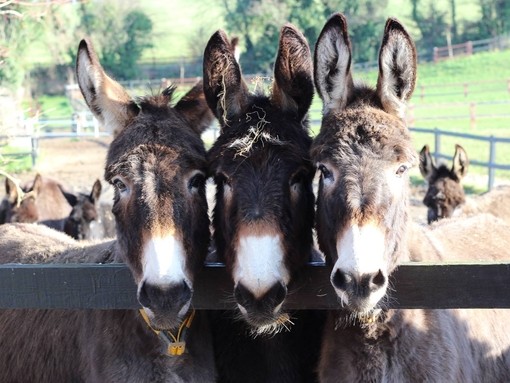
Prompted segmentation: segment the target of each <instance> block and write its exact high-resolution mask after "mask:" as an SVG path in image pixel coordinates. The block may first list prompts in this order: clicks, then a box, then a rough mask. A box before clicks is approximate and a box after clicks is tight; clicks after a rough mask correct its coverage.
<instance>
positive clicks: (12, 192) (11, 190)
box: [5, 177, 21, 205]
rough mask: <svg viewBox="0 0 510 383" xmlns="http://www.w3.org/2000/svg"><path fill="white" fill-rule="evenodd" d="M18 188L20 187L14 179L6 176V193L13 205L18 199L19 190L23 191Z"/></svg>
mask: <svg viewBox="0 0 510 383" xmlns="http://www.w3.org/2000/svg"><path fill="white" fill-rule="evenodd" d="M18 189H19V187H18V186H17V185H16V183H15V182H14V181H13V180H11V179H10V178H9V177H5V194H6V195H7V200H8V201H9V203H10V204H11V205H12V204H15V203H16V202H17V201H18V196H19V191H21V190H18Z"/></svg>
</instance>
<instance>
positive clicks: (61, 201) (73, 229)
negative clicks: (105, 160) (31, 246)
mask: <svg viewBox="0 0 510 383" xmlns="http://www.w3.org/2000/svg"><path fill="white" fill-rule="evenodd" d="M101 188H102V187H101V181H99V180H96V181H95V182H94V184H93V185H92V189H91V191H90V193H89V194H87V193H72V192H70V191H69V190H67V189H66V188H64V186H63V185H62V184H61V183H59V182H58V181H55V180H53V179H51V178H47V177H44V178H43V177H42V176H41V175H40V174H37V175H36V176H35V178H34V181H32V182H31V183H26V184H25V185H23V186H22V187H18V186H17V185H16V184H15V183H14V181H12V180H10V179H9V178H6V179H5V193H6V196H5V197H4V199H3V200H2V202H1V206H0V224H1V223H6V222H20V223H40V224H42V225H45V226H48V227H51V228H53V229H55V230H59V231H63V232H64V233H66V234H68V235H69V236H71V237H72V238H74V239H80V240H82V239H103V238H112V237H114V236H115V224H114V222H112V221H113V218H112V217H111V213H109V211H108V210H111V205H105V204H101V203H100V201H99V198H100V195H101Z"/></svg>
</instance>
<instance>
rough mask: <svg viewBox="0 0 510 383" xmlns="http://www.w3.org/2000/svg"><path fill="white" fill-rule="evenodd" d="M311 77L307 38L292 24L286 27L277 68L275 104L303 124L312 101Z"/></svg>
mask: <svg viewBox="0 0 510 383" xmlns="http://www.w3.org/2000/svg"><path fill="white" fill-rule="evenodd" d="M312 77H313V68H312V55H311V53H310V48H309V47H308V42H307V41H306V38H305V36H303V34H302V33H301V32H300V31H298V30H297V28H296V27H295V26H293V25H292V24H286V25H284V26H283V28H282V29H281V31H280V42H279V47H278V54H277V56H276V61H275V66H274V83H273V90H272V99H273V103H274V104H275V105H277V106H278V107H280V108H281V109H282V110H284V111H290V112H293V113H296V114H297V116H298V119H299V120H302V119H303V117H304V116H305V115H306V113H308V109H309V108H310V105H311V103H312V99H313V80H312Z"/></svg>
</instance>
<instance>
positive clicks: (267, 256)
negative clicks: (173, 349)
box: [204, 24, 320, 382]
mask: <svg viewBox="0 0 510 383" xmlns="http://www.w3.org/2000/svg"><path fill="white" fill-rule="evenodd" d="M204 93H205V96H206V99H207V103H208V105H209V107H210V108H211V110H212V111H213V113H214V114H215V115H216V117H217V118H218V120H219V122H220V126H221V134H220V136H219V137H218V139H217V141H216V142H215V143H214V145H213V147H212V148H211V149H210V150H209V152H208V160H209V172H210V174H211V175H212V176H213V177H214V180H215V184H216V205H215V207H214V217H213V227H214V239H215V244H216V248H217V254H218V257H219V260H220V261H223V262H225V264H226V267H227V269H228V272H229V273H230V276H231V278H232V280H233V282H234V292H233V298H234V300H235V304H236V305H237V309H238V313H237V314H234V315H235V316H236V317H238V318H233V317H232V311H231V312H228V311H227V312H216V313H212V319H213V322H212V324H213V338H214V347H215V354H216V361H217V368H218V375H219V381H221V382H240V381H243V382H303V381H312V380H313V373H312V369H313V367H312V366H313V365H314V361H315V356H314V350H315V348H314V344H315V345H317V347H318V340H319V338H320V336H319V335H318V333H319V329H320V326H319V325H316V326H315V327H310V328H307V327H306V326H307V323H309V322H308V321H312V320H314V317H313V316H314V314H313V313H307V312H302V313H291V314H289V313H286V312H285V311H284V308H283V305H284V301H285V298H286V296H287V292H288V289H289V286H290V284H291V282H292V281H293V279H295V277H296V275H297V273H298V272H299V270H300V269H301V268H302V267H303V266H304V265H305V264H306V262H307V261H308V260H309V257H310V254H311V248H312V225H313V210H314V197H313V191H312V179H313V174H314V170H313V166H312V163H311V162H310V158H309V148H310V144H311V139H310V137H309V135H308V121H307V112H308V109H309V107H310V104H311V102H312V97H313V81H312V60H311V54H310V50H309V47H308V43H307V42H306V40H305V38H304V36H303V35H302V33H301V32H299V31H298V30H297V29H296V28H295V27H294V26H292V25H290V24H287V25H285V26H284V27H283V28H282V29H281V32H280V38H279V47H278V53H277V57H276V61H275V68H274V82H273V84H272V90H271V94H270V95H269V96H267V95H265V94H263V93H257V94H253V93H250V92H249V91H248V86H247V85H246V83H245V81H244V79H243V78H242V74H241V69H240V67H239V64H238V63H237V60H236V58H235V54H234V50H233V47H232V45H231V43H230V42H229V40H228V38H227V36H226V35H225V33H224V32H223V31H221V30H220V31H218V32H216V33H215V34H213V36H212V37H211V38H210V40H209V42H208V44H207V47H206V49H205V53H204ZM291 315H292V316H291ZM293 323H294V324H293ZM291 326H292V327H291ZM289 329H290V332H287V331H283V332H280V333H279V331H281V330H289ZM314 330H315V331H314ZM268 335H269V336H270V337H268ZM241 350H242V351H241Z"/></svg>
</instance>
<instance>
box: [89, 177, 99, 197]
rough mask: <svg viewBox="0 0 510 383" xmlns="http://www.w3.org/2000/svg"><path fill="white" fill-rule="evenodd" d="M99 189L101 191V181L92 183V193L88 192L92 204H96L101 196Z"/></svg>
mask: <svg viewBox="0 0 510 383" xmlns="http://www.w3.org/2000/svg"><path fill="white" fill-rule="evenodd" d="M101 189H102V186H101V181H99V180H96V182H94V185H92V191H91V192H90V196H89V198H90V199H91V200H92V202H94V203H96V202H97V201H99V197H100V196H101Z"/></svg>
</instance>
